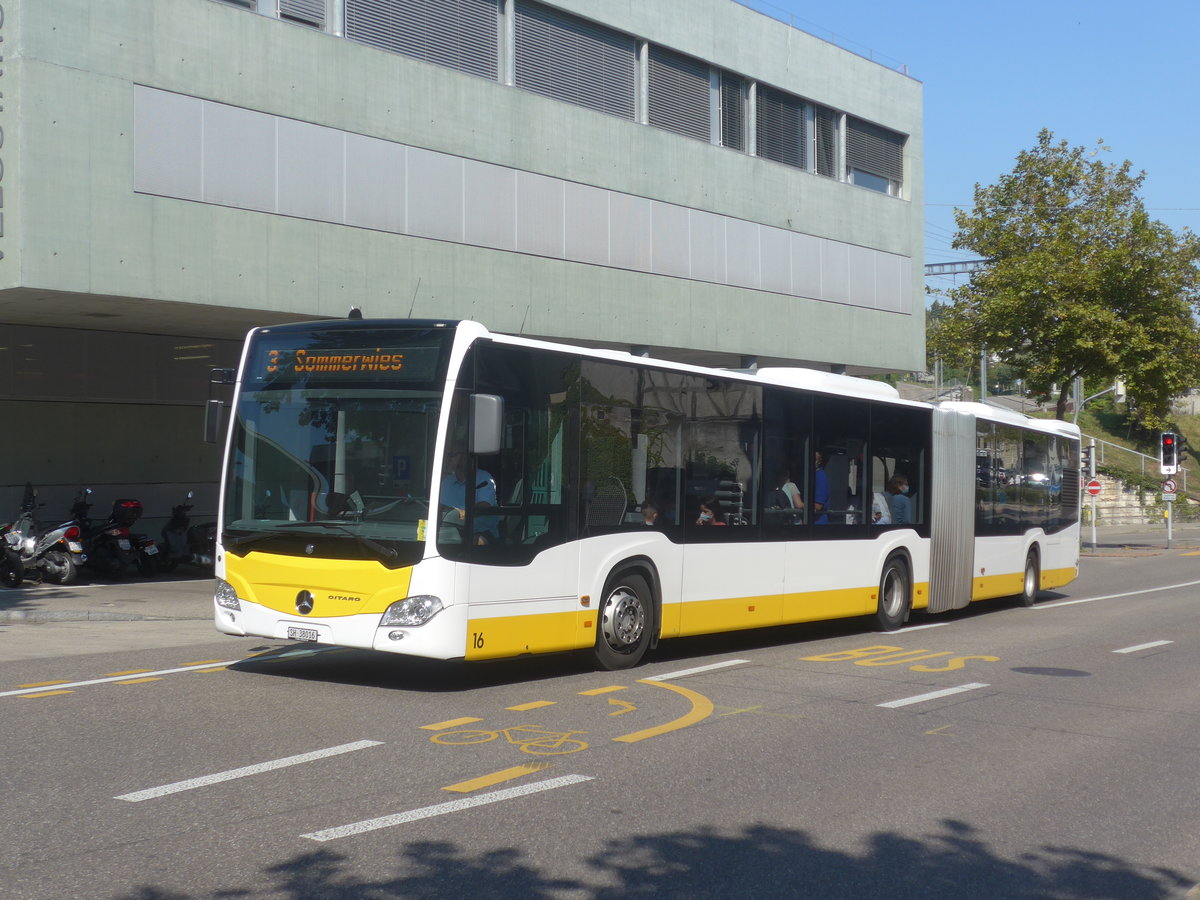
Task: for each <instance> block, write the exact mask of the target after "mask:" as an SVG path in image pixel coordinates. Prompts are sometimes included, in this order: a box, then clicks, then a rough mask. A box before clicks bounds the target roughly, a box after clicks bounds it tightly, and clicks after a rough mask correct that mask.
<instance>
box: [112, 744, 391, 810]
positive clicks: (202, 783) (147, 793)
mask: <svg viewBox="0 0 1200 900" xmlns="http://www.w3.org/2000/svg"><path fill="white" fill-rule="evenodd" d="M381 743H383V742H382V741H355V742H354V743H352V744H340V745H338V746H337V747H328V748H326V749H324V750H314V751H312V752H311V753H300V754H298V755H296V756H285V757H284V758H283V759H273V760H270V761H269V762H263V763H257V764H255V765H253V766H242V767H241V768H240V769H230V770H229V771H227V772H217V773H215V774H213V775H203V776H201V777H200V778H189V779H188V780H187V781H176V782H175V783H174V784H164V785H163V786H162V787H156V788H148V789H146V790H144V791H134V792H133V793H132V794H121V795H120V796H119V797H114V798H113V799H114V800H128V801H129V802H130V803H140V802H141V801H142V800H153V799H154V798H155V797H165V796H166V795H167V794H177V793H179V792H180V791H190V790H194V789H195V788H202V787H207V786H208V785H210V784H219V783H220V782H222V781H232V780H233V779H235V778H245V777H247V776H248V775H257V774H259V773H260V772H270V771H272V770H274V769H284V768H287V767H288V766H298V765H300V764H301V763H306V762H312V761H314V760H317V759H325V758H326V757H329V756H338V755H340V754H342V753H352V752H353V751H355V750H365V749H366V748H367V747H378V746H379V745H380V744H381Z"/></svg>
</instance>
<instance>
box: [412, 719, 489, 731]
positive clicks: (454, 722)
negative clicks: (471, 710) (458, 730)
mask: <svg viewBox="0 0 1200 900" xmlns="http://www.w3.org/2000/svg"><path fill="white" fill-rule="evenodd" d="M482 721H483V719H480V718H477V717H475V716H463V717H462V718H461V719H447V720H446V721H445V722H434V723H433V724H432V725H422V726H420V727H421V728H423V729H424V730H425V731H441V730H442V729H443V728H454V727H456V726H458V725H470V724H471V723H472V722H482Z"/></svg>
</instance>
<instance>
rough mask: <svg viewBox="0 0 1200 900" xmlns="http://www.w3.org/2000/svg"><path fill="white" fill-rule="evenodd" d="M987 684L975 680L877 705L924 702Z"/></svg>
mask: <svg viewBox="0 0 1200 900" xmlns="http://www.w3.org/2000/svg"><path fill="white" fill-rule="evenodd" d="M987 686H988V685H986V684H982V683H981V682H978V681H975V682H972V683H971V684H963V685H959V686H958V687H952V688H945V689H944V690H940V691H931V692H930V693H928V694H918V695H917V696H915V697H905V698H904V699H903V700H892V701H890V702H888V703H879V704H876V705H877V706H882V707H883V708H884V709H898V708H899V707H901V706H909V705H910V704H913V703H924V702H925V701H926V700H938V699H940V698H942V697H949V696H951V695H953V694H961V693H963V692H964V691H976V690H979V688H985V687H987Z"/></svg>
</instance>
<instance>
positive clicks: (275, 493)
mask: <svg viewBox="0 0 1200 900" xmlns="http://www.w3.org/2000/svg"><path fill="white" fill-rule="evenodd" d="M452 335H453V332H452V330H451V329H448V328H445V329H424V330H420V329H395V328H393V329H384V328H380V329H376V330H374V331H371V332H368V333H364V332H363V331H362V330H361V329H360V330H357V331H353V330H347V329H345V328H344V327H338V326H326V327H324V328H321V327H314V328H312V329H305V330H298V329H294V328H290V329H286V328H281V329H275V330H264V331H263V332H259V333H258V334H256V336H255V337H256V340H255V342H254V343H253V344H252V346H251V347H250V349H249V352H248V354H247V359H246V368H245V371H244V372H243V387H242V393H241V395H240V399H239V401H238V405H237V409H236V420H235V423H234V433H233V444H232V449H231V453H230V458H229V470H228V472H227V473H226V487H225V507H224V522H223V526H224V530H223V543H224V545H225V547H226V548H227V549H228V550H229V552H231V553H233V554H235V555H239V556H240V555H244V554H245V553H246V552H249V551H250V550H252V549H255V550H267V551H269V552H273V553H292V554H296V553H303V554H307V555H309V556H317V557H326V558H337V559H374V560H377V561H379V562H381V563H383V564H385V565H388V566H389V567H395V566H400V565H411V564H412V563H414V562H416V560H417V559H419V558H420V553H421V547H422V543H423V541H424V529H425V522H426V521H427V520H428V519H429V500H428V498H429V495H430V492H431V486H432V483H433V452H434V447H435V445H436V436H437V425H438V416H439V412H440V409H441V401H442V387H443V384H444V380H445V367H446V356H447V354H448V351H449V341H450V338H451V337H452Z"/></svg>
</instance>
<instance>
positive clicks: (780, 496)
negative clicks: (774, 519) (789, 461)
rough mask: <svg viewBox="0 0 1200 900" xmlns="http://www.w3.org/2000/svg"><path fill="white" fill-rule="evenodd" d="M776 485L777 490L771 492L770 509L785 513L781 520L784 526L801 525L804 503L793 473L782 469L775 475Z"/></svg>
mask: <svg viewBox="0 0 1200 900" xmlns="http://www.w3.org/2000/svg"><path fill="white" fill-rule="evenodd" d="M774 485H775V489H774V490H773V491H772V492H771V499H770V501H769V505H770V508H771V509H772V510H783V511H784V514H783V515H782V516H780V518H779V521H780V522H782V523H783V524H790V525H799V524H801V522H802V521H803V518H802V516H801V515H800V510H803V509H804V501H803V500H801V499H800V488H798V487H796V484H795V482H793V481H792V473H791V472H790V471H789V470H787V469H781V470H780V471H779V472H778V473H777V474H776V475H775V481H774ZM793 510H794V512H793ZM776 515H779V513H776Z"/></svg>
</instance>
